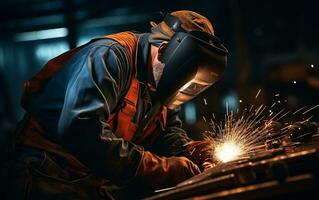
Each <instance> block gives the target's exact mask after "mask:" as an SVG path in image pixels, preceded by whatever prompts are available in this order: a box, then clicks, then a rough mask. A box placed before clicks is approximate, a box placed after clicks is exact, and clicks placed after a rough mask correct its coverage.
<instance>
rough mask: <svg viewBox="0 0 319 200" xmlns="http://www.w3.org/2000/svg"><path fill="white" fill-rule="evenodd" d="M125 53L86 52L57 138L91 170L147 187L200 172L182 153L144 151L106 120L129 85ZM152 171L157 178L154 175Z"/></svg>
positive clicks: (115, 50) (106, 49)
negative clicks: (163, 154)
mask: <svg viewBox="0 0 319 200" xmlns="http://www.w3.org/2000/svg"><path fill="white" fill-rule="evenodd" d="M125 58H126V55H125V51H124V50H123V49H122V47H121V46H113V47H112V48H110V47H104V46H100V47H97V48H95V49H93V50H91V51H90V52H89V55H88V56H87V58H86V60H84V61H83V62H82V63H81V64H82V66H79V67H81V70H80V71H79V72H78V75H77V77H75V78H74V82H72V83H69V86H68V88H67V90H68V94H67V96H66V97H65V103H64V108H63V112H62V114H61V117H60V120H59V127H58V130H59V131H58V132H59V133H60V135H61V136H60V137H61V138H60V140H61V141H62V144H63V146H64V147H66V148H67V149H69V150H70V151H71V152H73V153H74V154H75V155H76V156H77V157H78V158H79V159H80V160H81V161H82V162H83V163H84V164H85V165H86V166H88V167H89V169H91V170H92V172H93V173H95V174H97V175H99V176H102V177H106V178H107V179H109V180H111V181H114V182H118V183H123V182H126V181H129V180H132V179H138V180H139V181H141V182H142V183H144V184H145V185H147V186H150V187H151V188H157V187H163V186H167V185H168V186H172V185H175V184H177V183H178V182H180V181H183V180H185V179H187V178H189V177H191V176H193V175H195V174H196V173H198V170H199V169H198V168H197V166H196V165H194V164H193V163H192V162H191V161H189V160H188V159H186V158H165V157H158V156H156V155H154V154H152V153H150V152H146V151H144V150H143V148H142V147H140V146H137V145H135V144H133V143H131V142H127V141H124V140H123V139H122V138H118V137H116V136H115V135H114V133H113V132H112V131H111V129H110V127H109V124H108V123H106V119H108V117H109V116H110V114H111V113H112V112H113V111H114V109H115V108H116V106H117V104H118V102H119V99H120V98H121V97H123V96H124V94H125V92H126V91H127V89H128V86H129V85H130V84H129V83H130V82H129V81H130V73H131V71H130V68H129V65H128V63H127V60H126V59H125ZM173 174H175V175H176V176H175V177H174V178H172V175H173ZM151 177H161V178H157V181H153V180H152V179H153V178H151ZM155 183H156V185H154V184H155Z"/></svg>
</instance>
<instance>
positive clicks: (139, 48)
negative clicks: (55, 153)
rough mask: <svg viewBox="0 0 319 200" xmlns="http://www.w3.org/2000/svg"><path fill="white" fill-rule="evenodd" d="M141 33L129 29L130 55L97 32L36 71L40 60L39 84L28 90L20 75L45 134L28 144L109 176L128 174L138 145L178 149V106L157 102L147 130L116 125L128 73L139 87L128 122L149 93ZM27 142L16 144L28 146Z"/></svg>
mask: <svg viewBox="0 0 319 200" xmlns="http://www.w3.org/2000/svg"><path fill="white" fill-rule="evenodd" d="M122 34H124V35H125V34H130V35H132V34H133V33H131V32H129V33H122ZM148 36H149V34H135V37H136V38H137V40H136V49H135V50H134V51H135V57H134V62H132V60H131V59H130V55H129V54H130V53H132V52H130V51H131V50H132V49H131V50H130V49H127V47H125V45H123V44H120V43H119V42H118V41H116V40H114V39H112V38H110V37H109V38H107V37H106V38H105V37H104V38H98V39H95V40H93V41H91V42H90V43H88V44H86V45H84V46H82V47H80V48H77V49H75V50H71V51H70V52H67V53H66V54H65V55H64V56H62V57H60V58H59V57H57V58H55V59H53V60H51V61H49V62H48V64H47V65H46V66H45V67H44V70H45V69H46V67H47V70H48V69H49V70H48V73H50V74H51V76H49V77H46V78H44V81H42V82H41V84H40V87H39V88H32V86H31V90H29V89H28V82H27V85H26V88H27V89H26V90H27V91H26V93H25V95H24V97H23V106H24V108H25V110H26V111H27V113H29V115H30V116H31V119H30V123H31V122H32V123H34V124H36V125H35V126H36V127H38V128H39V129H41V130H42V132H44V133H45V135H44V136H43V138H45V141H43V142H38V144H35V146H36V147H38V148H42V147H44V148H45V150H46V151H49V150H50V146H52V148H53V146H55V145H57V146H58V147H59V148H60V147H61V148H62V149H64V150H65V151H66V152H68V153H70V154H72V155H74V156H75V157H76V158H77V159H78V160H79V161H80V162H81V163H82V164H83V165H84V166H85V167H87V168H88V169H89V170H90V171H92V172H93V173H95V174H97V175H99V176H102V177H105V178H107V179H109V180H111V181H115V182H117V181H123V180H130V179H132V178H133V177H134V176H135V174H136V171H137V168H138V165H139V163H140V160H141V158H142V156H143V152H144V151H146V150H148V151H151V152H153V153H156V154H158V155H163V156H182V155H184V154H185V153H186V150H185V144H186V143H188V142H189V141H190V139H189V138H188V137H187V135H186V133H185V131H184V130H183V129H182V128H181V126H182V124H181V121H180V119H179V117H178V113H179V110H178V109H176V110H170V109H166V108H164V107H163V109H162V112H161V113H158V116H160V117H158V118H156V119H158V120H153V121H152V122H151V123H153V129H152V131H151V135H148V136H147V137H146V136H145V134H144V133H143V132H142V133H139V134H133V135H131V136H129V137H125V136H123V135H120V134H119V133H117V132H116V127H117V126H118V124H117V120H116V117H117V114H118V113H119V112H120V111H121V109H122V108H123V107H125V106H126V104H127V102H125V98H126V95H127V93H128V92H129V90H130V88H131V87H132V80H135V81H136V83H137V84H138V87H139V90H138V91H137V92H138V93H137V94H136V95H137V102H136V112H135V113H134V116H133V119H132V121H133V122H134V124H136V125H137V126H138V125H139V123H140V122H141V120H142V119H143V118H144V117H145V115H146V113H148V112H149V110H150V109H151V107H152V106H153V103H154V100H155V98H156V96H155V95H154V91H153V92H152V90H151V89H150V86H149V84H148V83H149V80H148V73H149V71H148V70H149V68H148V59H149V52H150V43H149V42H148ZM121 38H123V37H121ZM124 38H125V37H124ZM124 40H125V39H124ZM52 64H54V65H61V66H60V67H59V68H58V69H57V70H55V71H54V72H52V71H50V67H48V66H50V65H52ZM53 69H55V68H53ZM33 87H34V86H33ZM36 87H38V86H36ZM163 118H164V119H163ZM148 134H149V133H148ZM29 138H30V137H29ZM43 138H42V139H43ZM24 140H25V139H24ZM28 141H29V142H28ZM34 141H36V140H35V139H29V140H28V139H26V142H24V143H25V144H31V146H32V145H33V146H34V143H35V142H34ZM38 141H40V140H38ZM41 141H42V140H41ZM47 142H49V143H48V144H47ZM41 144H42V147H41ZM37 145H38V146H37ZM39 145H40V146H39Z"/></svg>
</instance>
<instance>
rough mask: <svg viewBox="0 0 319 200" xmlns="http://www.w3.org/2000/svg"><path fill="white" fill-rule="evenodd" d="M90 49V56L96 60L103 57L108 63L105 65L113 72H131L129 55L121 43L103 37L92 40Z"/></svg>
mask: <svg viewBox="0 0 319 200" xmlns="http://www.w3.org/2000/svg"><path fill="white" fill-rule="evenodd" d="M89 49H90V57H91V58H93V59H94V60H95V59H98V60H100V59H102V60H103V61H104V64H105V65H106V66H105V67H106V68H107V69H108V70H109V72H110V73H111V74H118V73H121V74H122V75H124V74H126V75H129V74H130V71H131V69H130V68H131V67H130V66H129V62H128V56H129V55H128V54H127V51H126V49H125V48H124V47H123V46H122V45H120V44H119V43H117V42H115V41H114V40H111V39H107V38H102V39H98V40H96V41H94V42H92V43H91V44H90V45H89ZM123 73H124V74H123ZM118 75H119V74H118Z"/></svg>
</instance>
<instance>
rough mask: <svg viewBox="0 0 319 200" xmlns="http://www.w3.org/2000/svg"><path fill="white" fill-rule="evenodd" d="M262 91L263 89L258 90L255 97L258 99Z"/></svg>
mask: <svg viewBox="0 0 319 200" xmlns="http://www.w3.org/2000/svg"><path fill="white" fill-rule="evenodd" d="M260 91H261V89H259V90H258V92H257V94H256V97H255V98H256V99H257V97H258V96H259V94H260Z"/></svg>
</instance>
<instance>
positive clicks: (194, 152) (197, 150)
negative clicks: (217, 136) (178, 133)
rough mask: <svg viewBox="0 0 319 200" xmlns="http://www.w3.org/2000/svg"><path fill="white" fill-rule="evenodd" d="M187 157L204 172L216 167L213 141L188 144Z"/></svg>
mask: <svg viewBox="0 0 319 200" xmlns="http://www.w3.org/2000/svg"><path fill="white" fill-rule="evenodd" d="M186 150H187V157H188V158H189V159H190V160H191V161H193V162H194V163H196V164H197V165H198V166H199V167H200V169H201V170H202V171H205V170H206V169H209V168H212V167H214V166H215V163H216V161H215V160H214V157H213V152H214V144H213V142H212V141H211V140H203V141H191V142H189V143H187V144H186Z"/></svg>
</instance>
